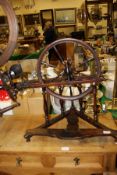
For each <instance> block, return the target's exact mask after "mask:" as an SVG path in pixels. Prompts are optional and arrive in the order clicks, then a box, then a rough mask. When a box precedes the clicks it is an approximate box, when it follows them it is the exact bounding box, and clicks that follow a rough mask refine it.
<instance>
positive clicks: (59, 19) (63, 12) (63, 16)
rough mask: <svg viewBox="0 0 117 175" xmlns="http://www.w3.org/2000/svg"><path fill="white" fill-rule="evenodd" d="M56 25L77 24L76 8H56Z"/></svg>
mask: <svg viewBox="0 0 117 175" xmlns="http://www.w3.org/2000/svg"><path fill="white" fill-rule="evenodd" d="M54 14H55V25H62V24H63V25H65V24H75V23H76V8H65V9H55V10H54Z"/></svg>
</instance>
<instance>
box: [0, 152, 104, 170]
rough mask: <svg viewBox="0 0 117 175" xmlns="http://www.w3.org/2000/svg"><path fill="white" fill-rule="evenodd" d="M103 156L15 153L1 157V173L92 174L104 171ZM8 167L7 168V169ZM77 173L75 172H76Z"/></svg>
mask: <svg viewBox="0 0 117 175" xmlns="http://www.w3.org/2000/svg"><path fill="white" fill-rule="evenodd" d="M103 160H104V155H103V154H94V155H93V154H87V153H86V154H85V153H83V154H77V153H76V154H73V153H63V154H62V153H57V154H56V153H55V154H54V153H52V154H46V153H45V154H36V153H17V154H16V153H15V154H13V153H12V154H1V155H0V171H1V170H4V169H8V168H9V169H13V168H14V170H16V171H17V169H18V171H19V172H20V170H21V171H23V172H24V170H27V171H29V172H31V170H32V171H33V172H34V171H37V172H46V171H47V172H48V171H50V172H60V171H61V170H63V169H64V170H65V171H66V172H67V171H70V169H71V170H75V171H78V170H82V171H84V170H85V171H86V172H87V170H88V171H90V172H92V173H93V172H102V171H103ZM6 167H7V168H6ZM74 173H75V172H74Z"/></svg>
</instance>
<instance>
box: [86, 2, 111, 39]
mask: <svg viewBox="0 0 117 175" xmlns="http://www.w3.org/2000/svg"><path fill="white" fill-rule="evenodd" d="M102 5H104V7H106V8H107V9H106V12H105V14H103V13H102V12H103V11H104V10H103V9H101V6H102ZM89 8H90V11H89ZM85 9H86V20H85V32H86V38H88V31H89V24H88V23H89V19H90V21H92V22H93V23H94V24H95V25H96V24H97V22H99V21H101V20H102V19H103V20H106V21H107V24H106V25H105V28H107V33H108V32H110V30H112V26H113V0H85ZM100 27H101V26H100ZM101 28H102V27H101Z"/></svg>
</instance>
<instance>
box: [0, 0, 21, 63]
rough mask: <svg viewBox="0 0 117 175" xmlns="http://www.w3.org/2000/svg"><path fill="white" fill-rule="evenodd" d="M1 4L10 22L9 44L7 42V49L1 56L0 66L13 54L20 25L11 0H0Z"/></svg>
mask: <svg viewBox="0 0 117 175" xmlns="http://www.w3.org/2000/svg"><path fill="white" fill-rule="evenodd" d="M0 5H1V6H2V8H3V10H4V12H5V13H6V15H7V18H8V24H9V39H8V44H7V47H6V49H5V51H4V52H3V54H2V55H1V56H0V66H3V65H4V64H5V63H6V62H7V61H8V59H9V58H10V56H11V55H12V53H13V51H14V49H15V47H16V43H17V37H18V25H17V19H16V16H15V13H14V11H13V9H12V7H11V4H10V3H9V1H8V0H0Z"/></svg>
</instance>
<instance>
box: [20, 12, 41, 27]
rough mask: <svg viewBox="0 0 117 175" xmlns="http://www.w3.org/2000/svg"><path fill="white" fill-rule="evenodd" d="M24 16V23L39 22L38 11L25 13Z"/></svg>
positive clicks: (32, 23)
mask: <svg viewBox="0 0 117 175" xmlns="http://www.w3.org/2000/svg"><path fill="white" fill-rule="evenodd" d="M23 16H24V22H25V25H34V24H35V23H36V24H40V14H39V13H34V14H26V15H23Z"/></svg>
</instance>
